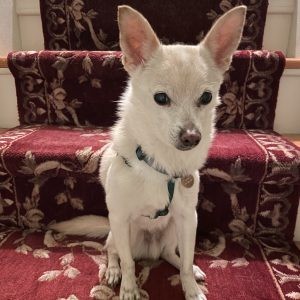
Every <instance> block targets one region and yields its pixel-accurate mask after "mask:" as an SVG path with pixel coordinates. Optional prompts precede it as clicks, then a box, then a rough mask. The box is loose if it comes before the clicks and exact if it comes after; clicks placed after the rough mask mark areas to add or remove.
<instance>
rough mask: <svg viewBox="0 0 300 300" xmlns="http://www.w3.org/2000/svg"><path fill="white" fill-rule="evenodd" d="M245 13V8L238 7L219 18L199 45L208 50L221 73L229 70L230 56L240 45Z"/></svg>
mask: <svg viewBox="0 0 300 300" xmlns="http://www.w3.org/2000/svg"><path fill="white" fill-rule="evenodd" d="M246 11H247V7H246V6H238V7H236V8H233V9H231V10H230V11H229V12H227V13H226V14H224V15H223V16H221V17H220V18H219V19H218V20H217V21H216V23H215V24H214V25H213V27H212V28H211V30H210V31H209V32H208V34H207V35H206V37H205V39H204V40H203V42H202V43H201V44H200V46H201V45H203V46H204V47H205V48H206V49H208V51H209V52H210V54H211V56H212V59H213V60H214V62H215V64H216V66H217V67H218V68H220V69H221V70H222V71H226V70H227V69H228V68H229V65H230V63H231V58H232V54H233V52H234V51H235V50H236V49H237V47H238V45H239V43H240V40H241V37H242V33H243V28H244V23H245V16H246Z"/></svg>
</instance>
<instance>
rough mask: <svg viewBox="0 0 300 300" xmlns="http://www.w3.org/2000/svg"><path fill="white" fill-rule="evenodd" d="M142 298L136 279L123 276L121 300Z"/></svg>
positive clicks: (138, 299)
mask: <svg viewBox="0 0 300 300" xmlns="http://www.w3.org/2000/svg"><path fill="white" fill-rule="evenodd" d="M140 298H141V297H140V292H139V289H138V286H137V284H136V281H135V277H131V276H130V277H129V276H123V278H122V282H121V288H120V300H140Z"/></svg>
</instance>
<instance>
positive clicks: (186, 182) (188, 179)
mask: <svg viewBox="0 0 300 300" xmlns="http://www.w3.org/2000/svg"><path fill="white" fill-rule="evenodd" d="M181 184H182V185H183V186H184V187H186V188H190V187H192V186H193V184H194V177H193V175H187V176H184V177H182V178H181Z"/></svg>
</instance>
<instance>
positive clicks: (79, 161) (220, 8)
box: [0, 0, 300, 300]
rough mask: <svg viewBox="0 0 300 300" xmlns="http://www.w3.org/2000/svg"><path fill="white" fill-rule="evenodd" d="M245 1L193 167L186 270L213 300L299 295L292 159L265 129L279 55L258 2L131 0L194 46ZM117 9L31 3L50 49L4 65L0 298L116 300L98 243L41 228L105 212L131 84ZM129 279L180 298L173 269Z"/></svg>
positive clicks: (140, 271) (147, 265)
mask: <svg viewBox="0 0 300 300" xmlns="http://www.w3.org/2000/svg"><path fill="white" fill-rule="evenodd" d="M241 2H242V3H244V4H246V5H247V6H248V13H247V22H246V26H245V30H244V36H243V40H242V43H241V45H240V50H239V51H237V52H236V53H235V55H234V58H233V62H232V65H231V68H230V70H229V71H228V72H227V73H226V74H225V76H224V83H223V85H222V87H221V89H220V96H221V99H222V104H221V105H220V107H219V108H218V113H217V128H218V132H217V134H216V138H215V140H214V143H213V146H212V147H211V149H210V154H209V159H208V161H207V164H206V165H205V167H204V168H203V169H202V170H201V187H200V194H199V206H198V216H199V226H198V234H197V247H196V251H195V262H196V263H197V264H199V266H200V267H201V268H202V269H203V270H204V271H205V272H206V273H207V281H206V284H205V285H204V284H202V285H201V287H202V288H203V289H204V290H206V289H207V290H208V295H207V297H208V299H237V300H239V299H267V300H269V299H270V300H272V299H300V266H299V257H300V256H299V255H300V251H299V250H298V249H297V247H296V246H295V245H294V244H293V242H292V239H293V233H294V228H295V222H296V215H297V208H298V201H299V194H300V175H299V172H300V149H299V148H297V147H296V146H295V145H293V144H292V143H290V142H289V141H287V140H285V139H284V138H283V137H282V136H280V135H279V134H278V133H276V132H274V131H273V123H274V117H275V110H276V102H277V93H278V87H279V82H280V77H281V75H282V72H283V69H284V64H285V58H284V56H283V54H282V53H280V52H270V51H265V50H264V51H262V50H260V49H261V46H262V38H263V30H264V23H265V17H266V11H267V4H268V3H267V1H265V0H254V1H253V0H249V1H246V0H245V1H234V0H230V1H229V0H226V1H225V0H223V1H219V0H214V1H195V0H194V1H192V0H191V1H188V3H185V2H183V1H179V0H178V1H148V2H147V1H145V3H144V2H143V1H126V4H130V5H132V6H133V7H135V8H137V9H139V10H140V11H141V12H142V13H143V14H144V15H145V16H146V17H147V18H148V19H149V21H150V23H151V24H153V27H154V29H155V30H156V31H157V32H158V35H159V37H160V38H161V39H162V40H163V41H164V42H165V43H166V42H167V43H168V42H169V43H173V42H175V41H177V42H178V41H180V42H185V43H192V44H195V43H197V42H198V41H199V40H200V39H201V38H202V37H203V36H204V34H205V33H206V32H207V31H208V29H209V28H210V26H211V24H212V23H213V21H214V20H215V19H216V18H217V17H218V16H219V15H220V14H221V13H224V12H225V11H227V10H228V9H230V8H231V7H232V6H235V5H238V4H240V3H241ZM121 3H124V2H121V1H96V0H94V1H93V0H85V1H83V0H73V1H62V0H46V1H40V4H41V15H42V21H43V30H44V37H45V48H46V49H49V50H51V51H47V50H45V51H40V52H35V51H28V52H14V53H10V54H9V56H8V62H9V68H10V70H11V72H12V74H13V76H14V77H15V80H16V91H17V99H18V111H19V120H20V126H18V127H16V128H13V129H11V130H9V131H7V132H5V133H4V134H2V135H0V155H1V160H0V223H1V231H0V261H1V267H2V269H1V276H0V299H17V300H19V299H49V300H50V299H55V300H56V299H69V300H75V299H80V300H82V299H93V298H94V299H113V300H116V299H119V298H118V296H117V295H118V287H117V288H115V289H112V288H110V287H109V286H108V285H107V284H106V282H105V279H104V278H103V275H104V273H105V269H106V263H107V258H106V255H105V252H103V251H102V250H101V249H102V245H103V242H104V241H103V240H102V241H99V240H91V239H85V238H76V237H75V238H74V237H73V238H72V237H64V236H62V235H60V234H57V233H55V232H51V231H47V230H46V226H47V225H48V224H49V223H51V222H53V221H60V220H66V219H69V218H71V217H74V216H77V215H84V214H99V215H107V210H106V206H105V202H104V193H103V189H102V187H101V186H100V184H99V183H98V168H99V162H100V160H101V153H102V151H103V149H104V147H105V145H106V144H107V143H108V142H109V141H110V134H109V127H110V126H111V125H112V124H113V123H114V121H115V120H116V115H115V109H116V101H117V100H118V97H119V95H120V93H121V92H122V91H123V89H124V87H125V84H126V80H127V74H126V72H125V71H124V70H123V68H122V64H121V61H120V58H121V53H120V52H118V50H119V49H118V41H117V40H118V32H117V24H116V22H115V20H116V7H117V5H118V4H121ZM86 49H87V50H86ZM75 50H76V51H75ZM94 50H101V51H94ZM137 277H138V283H139V286H140V289H141V294H142V299H149V298H150V299H155V300H160V299H162V300H165V299H174V300H179V299H183V293H182V291H181V285H180V279H179V274H178V271H177V270H175V269H174V268H173V267H171V266H170V265H169V264H167V263H166V262H163V261H158V262H150V261H141V262H138V263H137Z"/></svg>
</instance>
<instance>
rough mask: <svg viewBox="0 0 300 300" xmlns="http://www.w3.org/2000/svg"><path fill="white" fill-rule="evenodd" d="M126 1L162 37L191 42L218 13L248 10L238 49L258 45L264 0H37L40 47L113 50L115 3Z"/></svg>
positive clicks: (165, 40)
mask: <svg viewBox="0 0 300 300" xmlns="http://www.w3.org/2000/svg"><path fill="white" fill-rule="evenodd" d="M121 4H128V5H130V6H132V7H134V8H136V9H137V10H138V11H140V12H141V13H142V14H143V15H144V16H145V17H146V18H147V19H148V20H149V22H150V24H152V25H153V27H154V30H155V31H156V32H157V34H158V36H159V38H160V39H161V40H162V41H163V42H164V43H175V42H180V43H186V44H197V43H198V42H199V41H200V40H201V39H202V38H203V37H204V36H205V34H206V33H207V32H208V30H209V29H210V28H211V26H212V24H213V22H214V21H215V20H217V19H218V18H219V17H220V16H221V15H222V14H224V13H225V12H227V11H228V10H230V9H231V8H232V7H234V6H237V5H241V4H244V5H247V7H248V12H247V18H246V24H245V29H244V33H243V38H242V42H241V44H240V46H239V49H261V47H262V41H263V33H264V27H265V20H266V14H267V7H268V0H210V1H198V0H189V1H181V0H173V1H159V0H152V1H140V0H127V1H120V0H110V1H103V0H40V7H41V17H42V23H43V32H44V41H45V49H49V50H118V49H119V45H118V40H119V36H118V35H119V33H118V26H117V22H116V19H117V6H118V5H121Z"/></svg>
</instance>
